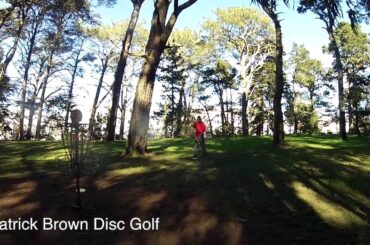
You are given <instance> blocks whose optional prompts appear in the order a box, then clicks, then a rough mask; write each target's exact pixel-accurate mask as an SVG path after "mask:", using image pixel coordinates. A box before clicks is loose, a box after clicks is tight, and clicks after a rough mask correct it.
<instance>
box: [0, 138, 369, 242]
mask: <svg viewBox="0 0 370 245" xmlns="http://www.w3.org/2000/svg"><path fill="white" fill-rule="evenodd" d="M332 140H334V141H335V140H336V139H330V138H329V139H327V138H322V137H303V138H302V137H292V138H289V142H290V143H289V146H287V147H285V148H275V147H274V146H272V145H271V142H270V139H269V138H255V137H250V138H245V139H244V138H233V139H215V140H209V141H208V142H207V146H208V152H209V155H208V156H207V157H206V158H204V159H200V160H198V161H193V160H191V158H190V157H191V153H192V152H191V151H192V143H191V141H186V140H179V141H174V142H168V141H161V142H154V144H153V145H152V150H155V152H153V153H151V154H148V155H147V156H145V157H135V158H122V157H121V156H120V153H119V152H121V151H122V148H121V147H122V144H121V142H117V143H113V144H100V143H99V144H96V145H94V154H98V155H99V156H100V159H101V169H100V170H99V171H98V172H97V173H96V174H95V175H93V176H88V177H87V178H85V180H84V182H83V184H84V186H85V187H86V188H87V192H86V193H85V194H84V195H83V201H84V203H85V205H87V206H89V207H93V208H94V209H88V211H82V212H72V211H71V210H70V209H69V208H66V205H67V204H69V203H72V202H73V200H74V193H73V191H71V190H73V180H72V178H71V177H65V176H64V177H61V176H60V175H57V174H51V171H49V170H44V171H43V172H42V173H41V174H42V176H41V175H40V170H39V168H34V166H38V165H39V164H36V163H35V162H32V161H27V159H26V160H25V159H23V160H22V161H21V163H20V164H24V165H25V166H24V168H26V169H28V171H29V172H30V174H29V175H27V177H22V178H11V177H9V178H7V179H6V180H1V182H2V183H1V184H2V185H1V186H2V187H1V197H0V206H1V208H2V211H1V218H2V219H3V218H8V217H15V216H17V215H18V216H22V217H31V216H32V217H35V216H37V217H40V218H41V217H45V216H48V217H53V218H55V219H71V220H76V219H87V220H91V219H92V218H93V217H108V218H110V219H114V220H121V219H123V220H126V221H129V220H130V219H131V218H132V217H140V218H143V219H151V218H153V217H160V220H161V223H160V229H159V231H147V232H143V231H142V232H140V231H132V230H130V229H126V230H125V231H123V232H108V231H100V232H96V231H95V232H94V231H89V232H73V231H71V232H58V231H53V232H35V233H30V234H31V235H30V237H31V240H33V241H36V242H41V243H42V242H57V243H58V242H60V241H63V242H75V243H76V242H77V243H89V242H90V243H91V242H95V243H98V244H99V243H103V242H104V243H108V244H115V243H123V242H125V243H132V244H366V243H368V242H370V240H369V227H368V221H369V212H368V210H369V208H370V200H369V196H370V187H369V185H368V183H369V181H370V175H369V174H370V171H369V167H370V166H369V165H370V162H369V159H370V158H369V157H370V156H369V153H368V151H366V148H368V147H369V144H368V143H369V141H367V140H364V139H357V138H353V139H351V140H352V141H353V144H347V143H344V144H345V145H344V146H343V145H341V144H339V143H337V142H332ZM321 142H323V143H321ZM328 146H330V147H328ZM348 152H352V153H353V154H351V155H348ZM27 156H28V155H27V154H26V158H27ZM364 160H365V162H364ZM12 199H13V201H12V202H10V203H9V200H12ZM7 200H8V201H7ZM32 205H33V206H32ZM27 207H28V208H27ZM19 234H20V233H16V235H15V234H14V233H12V232H10V233H6V234H5V235H4V234H1V233H0V236H1V237H0V239H1V238H4V237H5V238H6V239H8V241H13V242H14V241H16V242H24V241H26V240H27V239H29V237H28V235H27V234H28V233H23V234H21V235H19ZM2 241H7V240H3V239H2Z"/></svg>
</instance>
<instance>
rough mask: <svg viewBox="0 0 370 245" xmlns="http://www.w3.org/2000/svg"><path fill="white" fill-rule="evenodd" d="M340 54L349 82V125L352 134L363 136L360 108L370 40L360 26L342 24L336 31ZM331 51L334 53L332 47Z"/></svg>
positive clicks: (365, 80) (368, 59) (369, 54)
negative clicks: (360, 127)
mask: <svg viewBox="0 0 370 245" xmlns="http://www.w3.org/2000/svg"><path fill="white" fill-rule="evenodd" d="M334 35H335V37H336V40H337V43H338V48H339V52H340V54H341V58H342V62H343V68H344V73H345V74H346V78H347V82H348V92H347V93H346V98H347V108H348V123H349V130H350V132H354V133H356V134H358V135H360V134H361V132H360V129H359V124H360V111H359V109H360V106H361V102H362V104H363V102H364V101H365V98H366V96H368V94H367V93H366V87H367V86H368V80H369V79H368V78H367V76H368V75H369V73H368V72H367V70H368V69H369V67H370V39H369V37H368V36H367V35H366V34H365V33H364V32H362V30H361V28H360V27H359V26H358V25H355V26H354V27H351V25H350V24H349V23H346V22H340V23H339V24H338V26H337V28H336V29H335V30H334ZM329 51H330V52H332V51H333V50H332V49H331V46H329Z"/></svg>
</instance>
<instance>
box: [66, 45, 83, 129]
mask: <svg viewBox="0 0 370 245" xmlns="http://www.w3.org/2000/svg"><path fill="white" fill-rule="evenodd" d="M82 47H83V41H82V43H81V46H80V48H79V50H78V52H77V56H76V60H75V63H74V65H73V72H72V77H71V84H70V86H69V91H68V99H67V106H66V115H65V117H64V128H65V129H67V127H68V119H69V112H70V110H71V106H72V97H73V87H74V84H75V80H76V74H77V69H78V63H80V54H81V52H82Z"/></svg>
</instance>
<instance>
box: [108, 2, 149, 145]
mask: <svg viewBox="0 0 370 245" xmlns="http://www.w3.org/2000/svg"><path fill="white" fill-rule="evenodd" d="M132 2H133V5H134V9H133V11H132V13H131V19H130V23H129V25H128V28H127V31H126V35H125V38H124V39H123V41H122V51H121V54H120V57H119V61H118V65H117V69H116V72H115V74H114V82H113V92H112V106H111V109H110V111H109V116H108V121H107V131H108V135H107V141H114V138H115V134H116V120H117V109H118V103H119V97H120V94H121V85H122V80H123V74H124V72H125V68H126V64H127V58H128V52H129V50H130V46H131V42H132V38H133V36H134V30H135V27H136V23H137V21H138V19H139V14H140V8H141V5H142V3H143V2H144V0H137V1H132Z"/></svg>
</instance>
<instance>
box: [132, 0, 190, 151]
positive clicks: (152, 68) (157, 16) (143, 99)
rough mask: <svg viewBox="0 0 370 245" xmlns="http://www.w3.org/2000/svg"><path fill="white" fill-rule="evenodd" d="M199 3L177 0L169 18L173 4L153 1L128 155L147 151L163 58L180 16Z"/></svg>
mask: <svg viewBox="0 0 370 245" xmlns="http://www.w3.org/2000/svg"><path fill="white" fill-rule="evenodd" d="M196 1H197V0H188V1H186V2H184V3H182V4H179V1H178V0H175V1H174V10H173V12H172V14H171V16H170V17H169V18H167V14H168V10H169V7H170V5H171V1H169V0H156V1H155V2H154V11H153V17H152V22H151V28H150V32H149V39H148V43H147V45H146V48H145V62H144V64H143V67H142V70H141V74H140V77H139V81H138V83H137V87H136V92H135V98H134V105H133V110H132V115H131V121H130V129H129V134H128V140H127V148H126V153H128V154H131V153H135V152H137V153H140V154H143V153H145V151H146V148H147V131H148V127H149V113H150V107H151V102H152V95H153V89H154V82H155V75H156V72H157V68H158V65H159V61H160V57H161V54H162V52H163V50H164V49H165V47H166V43H167V41H168V38H169V36H170V35H171V32H172V30H173V28H174V26H175V23H176V21H177V19H178V17H179V15H180V14H181V12H182V11H183V10H184V9H186V8H188V7H190V6H191V5H193V4H194V3H195V2H196Z"/></svg>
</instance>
